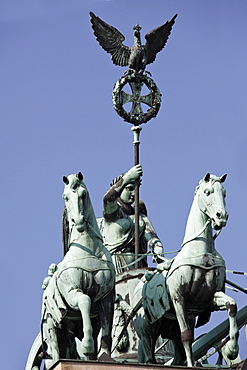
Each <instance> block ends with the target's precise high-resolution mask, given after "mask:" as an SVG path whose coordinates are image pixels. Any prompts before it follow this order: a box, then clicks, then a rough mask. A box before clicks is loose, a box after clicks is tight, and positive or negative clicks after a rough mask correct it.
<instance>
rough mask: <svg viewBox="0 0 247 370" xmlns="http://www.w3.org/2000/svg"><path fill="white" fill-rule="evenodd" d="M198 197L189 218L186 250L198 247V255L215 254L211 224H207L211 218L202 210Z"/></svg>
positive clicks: (186, 230)
mask: <svg viewBox="0 0 247 370" xmlns="http://www.w3.org/2000/svg"><path fill="white" fill-rule="evenodd" d="M197 197H198V195H197V194H196V195H195V197H194V201H193V203H192V206H191V210H190V213H189V216H188V220H187V225H186V229H185V235H184V240H183V243H186V244H185V247H186V248H189V247H192V248H193V247H195V245H196V249H197V252H198V253H200V252H201V253H203V252H213V251H214V239H213V231H212V227H211V224H210V223H208V224H207V221H208V219H209V218H208V216H207V215H206V214H205V213H203V212H202V211H201V210H200V208H199V206H198V199H197ZM205 226H206V227H205ZM188 241H189V242H188ZM187 242H188V243H187ZM195 243H196V244H195Z"/></svg>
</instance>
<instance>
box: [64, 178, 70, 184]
mask: <svg viewBox="0 0 247 370" xmlns="http://www.w3.org/2000/svg"><path fill="white" fill-rule="evenodd" d="M63 182H64V183H65V184H66V185H69V179H68V177H66V176H63Z"/></svg>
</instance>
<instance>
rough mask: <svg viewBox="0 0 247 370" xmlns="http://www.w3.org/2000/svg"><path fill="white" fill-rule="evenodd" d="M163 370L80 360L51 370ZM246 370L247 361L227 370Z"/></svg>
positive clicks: (147, 366) (179, 367)
mask: <svg viewBox="0 0 247 370" xmlns="http://www.w3.org/2000/svg"><path fill="white" fill-rule="evenodd" d="M158 369H163V370H164V365H151V364H149V365H144V364H137V363H136V364H135V363H133V362H132V363H118V362H115V361H113V362H108V361H81V360H60V361H59V362H57V364H55V365H54V366H53V367H52V369H51V370H158ZM166 369H167V370H171V369H172V370H181V369H187V370H188V369H191V370H193V369H195V367H184V366H171V367H170V366H166ZM207 369H208V370H210V369H211V370H215V369H217V370H219V369H220V368H217V367H214V368H213V367H212V368H210V367H207ZM230 369H231V370H247V359H246V360H244V361H241V362H240V363H239V364H236V365H232V366H231V367H229V370H230Z"/></svg>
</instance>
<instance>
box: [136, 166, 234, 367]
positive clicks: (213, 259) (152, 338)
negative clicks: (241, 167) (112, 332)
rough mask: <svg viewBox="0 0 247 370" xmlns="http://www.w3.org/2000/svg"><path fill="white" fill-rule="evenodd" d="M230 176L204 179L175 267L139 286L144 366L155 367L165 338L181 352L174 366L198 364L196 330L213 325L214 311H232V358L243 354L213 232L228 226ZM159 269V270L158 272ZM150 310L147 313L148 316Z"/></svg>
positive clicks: (229, 352)
mask: <svg viewBox="0 0 247 370" xmlns="http://www.w3.org/2000/svg"><path fill="white" fill-rule="evenodd" d="M225 179H226V175H223V176H222V177H216V176H214V175H210V174H209V173H208V174H206V176H205V177H204V178H203V179H202V180H201V181H200V183H199V186H197V188H196V191H195V196H194V201H193V204H192V207H191V211H190V214H189V217H188V221H187V226H186V231H185V236H184V241H183V244H182V249H181V251H180V252H179V253H178V254H177V256H176V257H175V258H174V260H173V261H172V264H171V266H170V268H169V269H167V268H166V266H164V269H163V271H162V266H161V265H160V267H161V268H160V272H157V273H156V274H154V275H153V276H152V275H149V276H148V275H147V282H146V283H145V284H144V286H143V283H140V284H139V286H137V288H136V292H135V293H136V294H134V296H135V298H136V302H134V304H136V303H137V302H138V300H139V299H140V298H141V295H142V299H143V307H144V308H142V311H139V312H138V314H137V316H136V319H135V328H136V331H137V334H138V336H139V338H140V351H139V352H140V358H139V361H140V362H147V363H148V362H149V363H154V362H155V357H154V346H155V342H156V339H157V337H158V336H159V335H162V336H163V337H164V338H169V339H173V340H174V341H175V343H176V353H175V357H174V361H173V364H177V365H183V364H184V363H185V361H187V366H193V365H194V361H193V355H192V349H191V345H192V342H193V339H194V327H195V318H196V317H197V316H198V319H197V324H196V327H198V326H201V325H204V324H205V323H206V322H208V321H209V318H210V314H211V312H212V311H217V310H224V309H225V310H227V313H228V316H229V323H230V331H229V336H230V340H229V341H228V342H227V344H226V354H227V357H228V358H229V359H235V358H236V357H237V355H238V342H237V339H238V328H237V322H236V311H237V307H236V303H235V301H234V300H233V299H232V298H231V297H229V296H227V295H226V294H225V293H224V285H225V261H224V260H223V258H222V257H221V255H220V254H219V253H218V252H217V250H216V249H215V246H214V244H215V243H214V239H215V236H213V229H215V230H221V228H222V227H224V226H226V223H227V218H228V214H227V212H226V210H225V195H226V191H225V189H224V188H223V186H222V183H223V182H224V181H225ZM158 270H159V269H158ZM144 311H145V315H144Z"/></svg>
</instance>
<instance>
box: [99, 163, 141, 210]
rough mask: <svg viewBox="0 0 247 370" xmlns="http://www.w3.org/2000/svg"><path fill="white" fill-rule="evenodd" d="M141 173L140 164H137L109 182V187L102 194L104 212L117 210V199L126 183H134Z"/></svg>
mask: <svg viewBox="0 0 247 370" xmlns="http://www.w3.org/2000/svg"><path fill="white" fill-rule="evenodd" d="M141 175H142V166H141V165H140V164H137V165H136V166H134V167H132V168H131V169H130V170H129V171H128V172H126V173H124V174H122V175H120V176H119V177H117V178H116V179H115V180H113V182H112V184H111V188H110V189H109V190H108V192H107V193H106V194H105V196H104V214H112V213H114V212H116V210H117V199H118V198H119V197H120V196H121V193H122V191H123V189H124V188H125V187H126V185H128V184H130V183H134V182H135V180H137V179H139V178H140V176H141Z"/></svg>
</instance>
